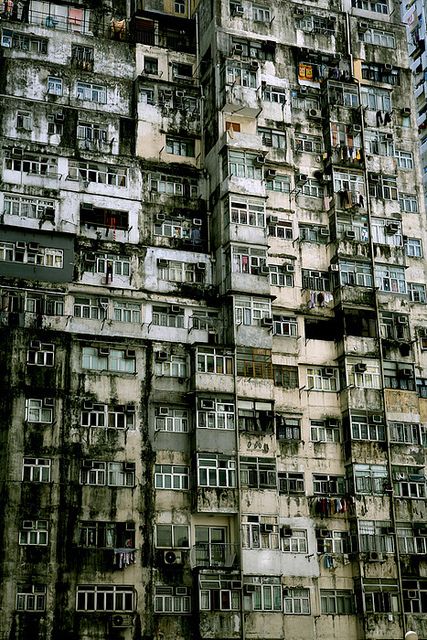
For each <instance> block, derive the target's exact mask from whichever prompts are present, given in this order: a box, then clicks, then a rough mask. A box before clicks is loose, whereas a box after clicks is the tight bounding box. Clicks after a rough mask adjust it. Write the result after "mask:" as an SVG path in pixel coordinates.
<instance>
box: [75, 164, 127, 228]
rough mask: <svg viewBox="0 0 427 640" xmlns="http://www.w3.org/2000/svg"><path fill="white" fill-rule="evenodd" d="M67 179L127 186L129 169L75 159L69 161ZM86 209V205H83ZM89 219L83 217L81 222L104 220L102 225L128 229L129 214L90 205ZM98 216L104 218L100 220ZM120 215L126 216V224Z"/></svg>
mask: <svg viewBox="0 0 427 640" xmlns="http://www.w3.org/2000/svg"><path fill="white" fill-rule="evenodd" d="M67 180H82V181H83V182H97V183H99V184H105V185H107V186H114V187H126V186H127V169H126V168H121V167H115V166H114V165H110V164H101V163H99V162H77V161H75V160H69V161H68V176H67ZM83 209H84V206H83ZM87 215H88V217H87V219H85V218H82V217H81V220H80V223H83V222H85V223H86V224H92V226H96V225H97V224H99V222H101V223H102V222H104V221H105V222H104V224H102V226H106V227H110V228H111V229H118V228H122V229H123V228H124V229H127V228H128V225H127V214H126V213H123V212H120V211H108V210H104V209H97V208H95V210H93V208H92V207H90V211H89V212H88V214H87ZM97 216H98V217H101V218H102V219H101V220H100V221H99V222H98V220H97ZM120 216H123V217H124V216H126V224H125V225H124V219H121V217H120Z"/></svg>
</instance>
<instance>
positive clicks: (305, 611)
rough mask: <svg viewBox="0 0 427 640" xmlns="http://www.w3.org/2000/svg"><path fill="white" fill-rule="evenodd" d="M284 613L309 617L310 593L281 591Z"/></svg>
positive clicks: (297, 590)
mask: <svg viewBox="0 0 427 640" xmlns="http://www.w3.org/2000/svg"><path fill="white" fill-rule="evenodd" d="M283 596H284V605H285V611H284V613H285V614H286V613H289V614H293V615H310V592H309V590H308V589H287V588H285V589H284V591H283Z"/></svg>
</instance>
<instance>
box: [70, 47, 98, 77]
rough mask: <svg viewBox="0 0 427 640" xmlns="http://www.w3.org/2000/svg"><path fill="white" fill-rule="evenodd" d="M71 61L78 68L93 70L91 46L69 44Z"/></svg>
mask: <svg viewBox="0 0 427 640" xmlns="http://www.w3.org/2000/svg"><path fill="white" fill-rule="evenodd" d="M71 62H72V63H73V65H74V66H75V67H78V68H79V69H85V70H86V71H93V47H83V46H82V45H79V44H73V45H71Z"/></svg>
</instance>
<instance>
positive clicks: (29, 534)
mask: <svg viewBox="0 0 427 640" xmlns="http://www.w3.org/2000/svg"><path fill="white" fill-rule="evenodd" d="M48 542H49V524H48V521H47V520H23V522H22V524H21V528H20V530H19V544H20V545H21V546H40V547H41V546H43V547H45V546H47V544H48Z"/></svg>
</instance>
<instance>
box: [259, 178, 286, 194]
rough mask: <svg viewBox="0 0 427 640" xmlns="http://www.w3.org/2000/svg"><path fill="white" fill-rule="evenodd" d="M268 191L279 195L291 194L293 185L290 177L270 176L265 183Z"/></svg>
mask: <svg viewBox="0 0 427 640" xmlns="http://www.w3.org/2000/svg"><path fill="white" fill-rule="evenodd" d="M265 188H266V189H267V191H277V192H278V193H290V190H291V183H290V180H289V177H288V176H281V175H277V174H276V175H275V176H274V177H271V176H268V175H267V177H266V181H265Z"/></svg>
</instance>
